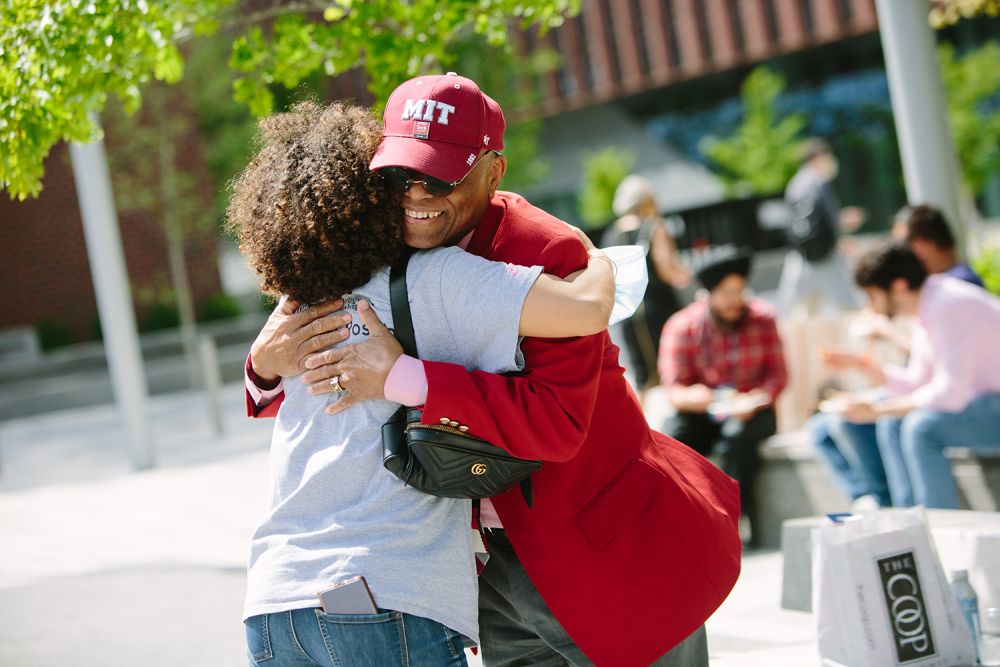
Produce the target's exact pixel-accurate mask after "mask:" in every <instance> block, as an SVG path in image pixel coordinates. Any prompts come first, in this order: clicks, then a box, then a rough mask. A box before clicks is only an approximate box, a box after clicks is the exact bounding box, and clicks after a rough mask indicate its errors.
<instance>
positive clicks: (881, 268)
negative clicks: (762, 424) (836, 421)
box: [842, 244, 1000, 508]
mask: <svg viewBox="0 0 1000 667" xmlns="http://www.w3.org/2000/svg"><path fill="white" fill-rule="evenodd" d="M855 281H856V282H857V284H858V286H859V287H861V288H862V289H863V290H864V291H865V293H866V294H867V296H868V300H869V303H870V305H871V307H872V308H873V309H874V310H876V311H877V312H880V313H882V314H884V315H887V316H888V317H894V316H896V315H909V316H914V317H916V319H917V326H916V327H915V329H914V334H913V342H912V349H911V353H910V358H909V363H908V364H907V365H906V366H905V367H903V366H894V365H887V366H877V365H875V364H874V363H873V362H872V361H871V359H870V358H864V357H854V358H852V359H850V361H851V363H852V364H853V365H854V366H856V367H858V368H861V369H863V370H865V371H867V372H868V373H869V374H870V375H871V376H872V377H873V378H875V379H876V380H878V381H880V382H882V383H884V384H885V386H886V388H887V389H888V394H889V396H888V398H886V399H884V400H881V401H878V402H865V401H861V400H853V401H851V402H850V407H849V408H848V410H847V412H846V413H845V417H846V418H847V419H848V420H850V421H853V422H871V421H876V422H877V432H878V444H879V450H880V452H881V454H882V460H883V462H884V464H885V469H886V476H887V478H888V481H889V492H890V494H891V495H892V501H893V505H898V506H908V505H913V504H919V505H924V506H926V507H939V508H957V507H958V506H959V498H958V488H957V486H956V485H955V479H954V477H953V476H952V474H951V467H950V465H949V462H948V459H947V458H946V457H945V455H944V450H945V448H946V447H965V448H968V449H971V450H973V451H993V452H1000V346H998V345H997V344H996V337H997V335H998V334H1000V299H998V298H997V297H996V296H993V295H992V294H990V293H989V292H987V291H985V290H983V289H981V288H979V287H976V286H975V285H971V284H969V283H967V282H965V281H963V280H960V279H958V278H954V277H952V276H948V275H944V274H939V275H930V276H928V274H927V269H926V268H925V267H924V265H923V264H922V263H921V261H920V260H919V259H918V258H917V256H916V255H915V254H914V253H913V251H912V250H911V249H909V248H907V247H906V246H904V245H896V244H890V245H886V246H882V247H879V248H876V249H874V250H872V251H870V252H869V253H868V254H866V255H865V256H863V257H862V258H861V260H860V261H859V262H858V265H857V268H856V270H855ZM844 356H845V357H846V356H847V355H844ZM842 361H848V360H847V359H844V360H842Z"/></svg>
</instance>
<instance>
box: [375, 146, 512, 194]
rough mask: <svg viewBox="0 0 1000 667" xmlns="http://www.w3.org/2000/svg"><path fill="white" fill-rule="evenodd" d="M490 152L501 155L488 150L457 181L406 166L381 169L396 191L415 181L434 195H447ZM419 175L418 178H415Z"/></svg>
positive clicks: (404, 188)
mask: <svg viewBox="0 0 1000 667" xmlns="http://www.w3.org/2000/svg"><path fill="white" fill-rule="evenodd" d="M490 153H496V154H497V155H500V152H499V151H486V152H485V153H483V155H482V157H480V158H479V159H478V160H476V163H475V164H473V165H472V169H469V172H468V173H467V174H466V175H465V176H463V177H462V178H460V179H458V180H457V181H450V182H449V181H442V180H441V179H440V178H434V177H433V176H428V175H427V174H421V173H419V172H416V171H411V170H410V169H406V168H404V167H383V168H382V169H380V170H379V171H381V172H382V174H383V175H384V176H385V180H386V182H387V183H388V184H389V187H391V188H392V189H393V190H395V191H396V192H398V193H400V194H402V193H404V192H406V191H408V190H409V189H410V187H411V186H412V185H413V184H414V183H420V184H421V185H423V186H424V190H427V193H428V194H430V195H432V196H434V197H447V196H448V195H450V194H451V193H452V192H454V190H455V188H457V187H458V186H459V185H461V184H462V181H464V180H465V179H467V178H468V177H469V174H471V173H472V172H473V171H474V170H475V169H476V167H477V166H479V163H480V162H485V160H484V158H485V157H486V156H487V155H489V154H490ZM414 176H417V177H418V178H414Z"/></svg>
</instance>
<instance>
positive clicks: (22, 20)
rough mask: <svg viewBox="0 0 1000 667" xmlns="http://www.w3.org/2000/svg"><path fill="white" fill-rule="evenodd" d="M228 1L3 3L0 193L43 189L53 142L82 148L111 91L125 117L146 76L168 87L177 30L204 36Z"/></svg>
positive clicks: (176, 60) (178, 64) (177, 65)
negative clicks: (93, 115) (44, 163)
mask: <svg viewBox="0 0 1000 667" xmlns="http://www.w3.org/2000/svg"><path fill="white" fill-rule="evenodd" d="M230 1H231V0H63V1H61V2H52V1H46V0H7V1H6V2H3V3H2V4H0V147H2V148H0V186H3V187H5V188H7V189H8V190H9V191H10V193H11V195H12V196H16V197H18V198H19V199H24V198H25V197H26V196H27V195H29V194H31V195H37V194H38V192H39V190H40V189H41V178H42V173H43V168H42V161H43V160H44V159H45V156H46V155H48V152H49V149H50V148H51V147H52V146H53V145H54V144H55V143H56V142H58V141H59V140H61V139H68V140H71V141H88V140H91V139H93V138H94V132H95V127H94V125H93V123H91V121H90V119H89V118H88V114H90V113H91V112H94V111H99V110H100V109H102V108H103V107H104V104H105V102H106V101H107V98H108V95H109V94H114V95H117V96H118V97H119V98H121V100H122V102H123V104H124V105H125V108H126V109H128V110H129V111H130V112H131V111H135V109H137V108H138V106H139V101H140V98H141V93H140V87H141V86H142V84H144V83H145V82H146V81H148V80H150V78H156V79H160V80H161V81H166V82H171V83H172V82H175V81H177V80H178V79H180V77H181V74H182V72H183V59H182V57H181V53H180V51H179V49H178V48H177V46H176V44H175V43H174V37H175V35H176V34H177V33H178V32H179V31H180V30H181V29H183V28H187V29H189V30H196V29H197V30H199V31H201V30H207V29H211V23H210V18H211V17H212V16H213V15H215V14H216V13H217V12H219V11H220V10H221V8H222V7H223V6H225V5H226V4H228V3H229V2H230Z"/></svg>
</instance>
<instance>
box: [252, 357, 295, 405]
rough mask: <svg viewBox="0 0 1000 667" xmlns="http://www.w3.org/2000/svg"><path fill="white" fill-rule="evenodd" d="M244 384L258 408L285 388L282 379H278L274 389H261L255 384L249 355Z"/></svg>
mask: <svg viewBox="0 0 1000 667" xmlns="http://www.w3.org/2000/svg"><path fill="white" fill-rule="evenodd" d="M243 386H244V387H246V389H247V393H248V394H250V398H252V399H253V402H254V405H256V406H257V407H258V408H262V407H264V406H265V405H267V404H268V403H270V402H271V401H273V400H274V398H275V397H276V396H277V395H278V394H280V393H281V392H283V391H284V390H285V388H284V386H283V384H282V382H281V380H278V386H276V387H274V388H273V389H261V388H260V387H258V386H257V385H256V384H254V381H253V378H252V377H251V376H250V358H249V357H247V363H246V364H245V365H244V366H243Z"/></svg>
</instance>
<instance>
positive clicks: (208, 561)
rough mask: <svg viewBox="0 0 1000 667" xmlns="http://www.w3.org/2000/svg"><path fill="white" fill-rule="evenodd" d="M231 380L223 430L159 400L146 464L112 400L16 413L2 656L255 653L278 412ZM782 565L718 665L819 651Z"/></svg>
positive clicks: (3, 492) (56, 659) (9, 451)
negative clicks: (253, 408) (257, 566)
mask: <svg viewBox="0 0 1000 667" xmlns="http://www.w3.org/2000/svg"><path fill="white" fill-rule="evenodd" d="M225 389H226V391H225V405H224V407H225V413H226V419H225V435H224V436H223V437H221V438H219V437H216V436H215V435H214V434H213V433H212V432H211V427H210V426H209V424H210V421H209V417H208V413H207V411H206V410H207V408H206V405H207V403H206V401H205V400H204V398H203V397H202V396H200V395H198V394H193V393H191V394H176V395H167V396H160V397H155V398H153V399H152V400H151V403H150V413H151V422H152V424H153V430H154V432H155V434H156V435H155V447H156V451H157V457H158V462H159V465H158V467H157V468H156V469H154V470H150V471H146V472H141V473H134V472H131V470H130V468H129V458H128V453H127V450H126V446H125V442H124V437H123V435H122V429H121V427H120V424H119V420H118V418H117V415H116V412H115V410H114V408H113V407H111V406H103V407H99V408H90V409H83V410H71V411H65V412H61V413H54V414H48V415H42V416H37V417H30V418H25V419H20V420H14V421H7V422H0V526H3V533H4V539H3V546H2V548H0V665H10V666H12V667H15V666H16V667H36V666H38V667H41V666H46V667H48V666H55V665H69V664H72V665H81V666H84V667H88V666H91V665H93V666H95V667H98V666H99V667H119V666H120V667H126V666H128V667H134V666H135V665H143V666H144V667H158V666H160V665H163V666H166V665H171V666H173V665H184V666H185V667H199V666H205V667H218V666H225V665H244V664H246V662H245V658H244V657H243V655H244V648H243V634H242V625H241V624H240V623H239V618H240V609H241V604H242V596H243V587H244V566H245V561H246V555H247V543H248V539H249V536H250V533H251V532H252V530H253V527H254V524H255V522H256V520H257V518H258V517H259V516H260V514H261V512H262V511H263V510H264V508H265V504H266V498H267V469H266V467H267V443H268V438H269V433H270V424H269V423H268V422H266V421H260V422H255V421H252V420H249V419H245V418H243V417H242V414H243V406H242V392H241V390H240V387H239V386H238V385H230V386H227V387H226V388H225ZM780 571H781V557H780V555H778V554H774V553H765V554H752V555H749V556H748V557H746V558H745V560H744V574H743V577H742V578H741V580H740V582H739V584H738V585H737V588H736V590H735V592H734V593H733V595H732V596H731V597H730V598H729V600H728V601H727V602H726V603H725V605H724V606H723V607H722V609H720V610H719V612H717V613H716V615H715V616H714V617H713V618H712V619H711V620H710V622H709V625H708V629H709V642H710V650H711V654H712V664H713V665H714V666H715V667H759V666H760V665H769V666H774V667H783V666H788V667H792V666H794V667H801V666H802V665H808V664H817V663H818V658H817V657H816V653H815V649H814V636H815V633H814V631H813V628H812V617H811V616H810V615H808V614H804V613H799V612H789V611H783V610H781V609H779V607H778V600H779V594H780V590H779V589H780ZM680 603H683V602H680Z"/></svg>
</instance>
